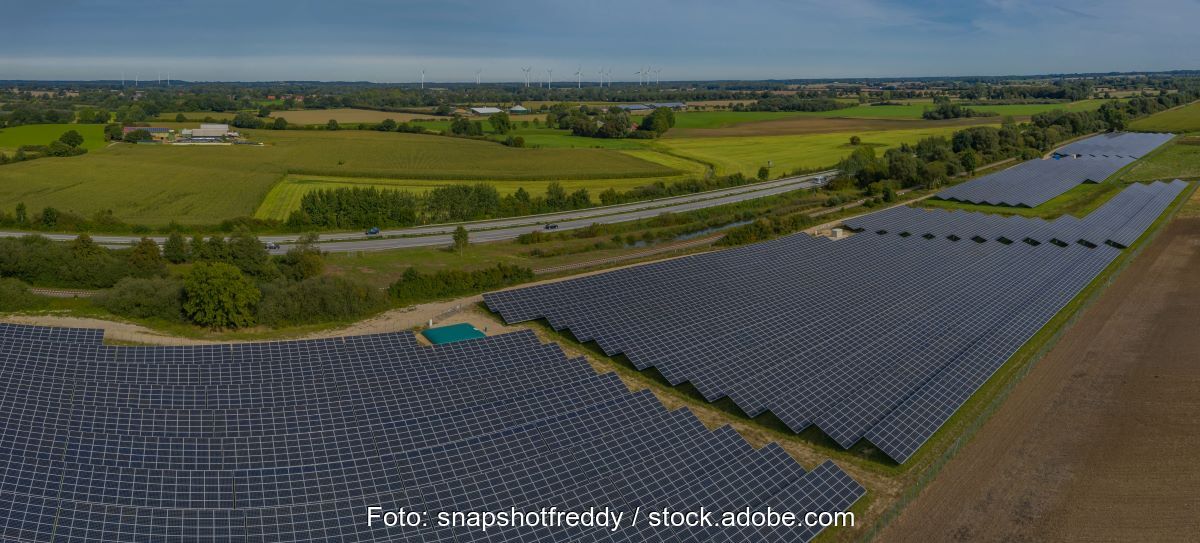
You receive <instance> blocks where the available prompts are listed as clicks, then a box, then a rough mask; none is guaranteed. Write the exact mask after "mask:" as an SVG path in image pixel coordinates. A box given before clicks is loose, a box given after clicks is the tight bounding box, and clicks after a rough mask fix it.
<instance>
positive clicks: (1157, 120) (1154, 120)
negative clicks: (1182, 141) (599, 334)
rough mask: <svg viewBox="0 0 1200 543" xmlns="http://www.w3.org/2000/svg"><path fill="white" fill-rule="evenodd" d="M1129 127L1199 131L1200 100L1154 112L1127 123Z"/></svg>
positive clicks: (1179, 131)
mask: <svg viewBox="0 0 1200 543" xmlns="http://www.w3.org/2000/svg"><path fill="white" fill-rule="evenodd" d="M1129 128H1131V129H1133V130H1141V131H1143V132H1174V133H1176V134H1180V133H1186V132H1200V102H1193V103H1191V104H1189V105H1186V106H1183V107H1180V108H1176V109H1171V110H1167V111H1162V112H1159V113H1155V114H1154V115H1151V116H1149V117H1144V118H1141V119H1137V120H1135V121H1133V122H1132V123H1129Z"/></svg>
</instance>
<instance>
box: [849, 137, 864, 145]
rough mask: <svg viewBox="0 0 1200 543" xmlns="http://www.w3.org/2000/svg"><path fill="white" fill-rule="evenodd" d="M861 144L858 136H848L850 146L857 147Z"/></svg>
mask: <svg viewBox="0 0 1200 543" xmlns="http://www.w3.org/2000/svg"><path fill="white" fill-rule="evenodd" d="M860 143H862V138H860V137H858V136H850V145H858V144H860Z"/></svg>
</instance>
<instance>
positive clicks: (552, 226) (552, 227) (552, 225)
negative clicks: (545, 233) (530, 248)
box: [542, 223, 558, 230]
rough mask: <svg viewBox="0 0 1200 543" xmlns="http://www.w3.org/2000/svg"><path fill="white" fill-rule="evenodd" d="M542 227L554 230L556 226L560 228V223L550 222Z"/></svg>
mask: <svg viewBox="0 0 1200 543" xmlns="http://www.w3.org/2000/svg"><path fill="white" fill-rule="evenodd" d="M542 228H545V229H546V230H554V229H555V228H558V225H557V224H554V223H550V224H547V225H546V226H543V227H542Z"/></svg>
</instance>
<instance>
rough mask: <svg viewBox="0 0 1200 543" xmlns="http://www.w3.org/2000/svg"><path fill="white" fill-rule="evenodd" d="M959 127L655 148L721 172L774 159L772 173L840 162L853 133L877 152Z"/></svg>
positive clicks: (750, 169) (701, 141)
mask: <svg viewBox="0 0 1200 543" xmlns="http://www.w3.org/2000/svg"><path fill="white" fill-rule="evenodd" d="M957 129H958V128H957V127H945V128H929V129H914V130H887V131H875V132H853V133H849V132H838V133H831V134H805V135H794V136H760V137H754V136H750V137H711V138H683V139H670V138H668V139H663V140H658V141H656V142H654V143H653V144H652V145H653V147H654V148H655V149H661V150H663V151H666V152H669V153H672V154H676V155H680V156H684V157H688V158H691V159H694V160H698V161H701V162H707V163H711V164H712V165H713V166H714V167H715V168H716V171H717V173H718V174H731V173H735V172H741V173H743V174H746V175H754V174H756V173H757V172H758V168H759V167H761V166H766V165H767V161H772V162H773V163H774V164H773V166H772V176H773V177H774V176H778V175H781V174H783V173H785V172H791V171H793V170H797V169H812V168H824V167H827V166H832V165H834V164H836V163H837V162H838V161H839V160H841V159H842V158H843V157H845V156H846V155H848V154H850V153H851V152H852V151H853V150H854V147H852V146H851V145H850V144H849V139H850V136H851V135H852V134H853V135H857V136H859V137H861V138H862V143H863V144H864V145H874V146H876V149H875V151H876V153H883V151H885V150H886V149H887V148H888V147H893V146H896V145H899V144H900V143H904V142H908V143H915V142H916V141H917V140H919V139H921V138H925V137H928V136H947V137H948V136H949V135H950V134H952V133H953V132H954V131H955V130H957Z"/></svg>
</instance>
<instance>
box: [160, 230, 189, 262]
mask: <svg viewBox="0 0 1200 543" xmlns="http://www.w3.org/2000/svg"><path fill="white" fill-rule="evenodd" d="M163 257H164V258H166V259H167V261H168V262H170V263H172V264H181V263H183V262H187V259H188V247H187V241H186V240H184V239H183V234H180V233H179V232H171V235H170V236H167V242H166V243H164V244H163Z"/></svg>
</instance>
